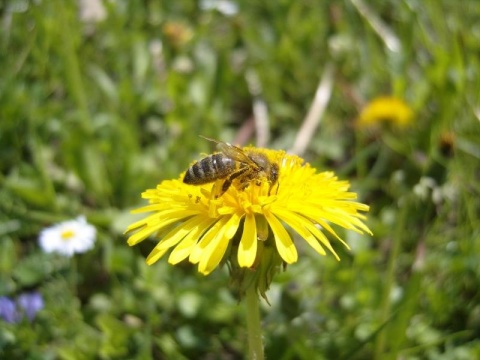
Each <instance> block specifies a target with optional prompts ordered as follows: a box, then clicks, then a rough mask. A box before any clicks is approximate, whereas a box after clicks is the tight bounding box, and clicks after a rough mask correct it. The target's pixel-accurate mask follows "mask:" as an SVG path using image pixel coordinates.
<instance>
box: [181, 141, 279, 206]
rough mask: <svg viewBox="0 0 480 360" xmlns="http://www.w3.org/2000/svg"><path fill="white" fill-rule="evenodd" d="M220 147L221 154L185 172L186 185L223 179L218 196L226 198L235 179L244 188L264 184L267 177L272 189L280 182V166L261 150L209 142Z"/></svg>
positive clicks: (204, 159) (210, 156) (208, 158)
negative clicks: (254, 184) (262, 180)
mask: <svg viewBox="0 0 480 360" xmlns="http://www.w3.org/2000/svg"><path fill="white" fill-rule="evenodd" d="M202 137H203V138H204V139H206V140H208V141H212V142H214V143H216V144H217V149H218V150H219V151H220V152H218V153H215V154H212V155H208V156H207V157H205V158H203V159H201V160H199V161H197V162H196V163H194V164H193V165H192V166H190V167H189V168H188V170H187V172H186V173H185V177H184V178H183V182H184V183H185V184H191V185H203V184H208V183H210V182H214V181H217V180H223V182H222V183H221V185H220V188H219V189H218V192H216V191H214V193H217V194H216V195H215V197H217V198H218V197H220V196H222V195H223V194H224V193H225V192H226V191H227V190H228V189H229V188H230V186H231V185H232V183H233V182H234V180H235V181H236V182H235V184H236V185H237V184H238V187H239V188H240V189H245V188H247V187H248V186H249V185H250V183H251V182H252V181H255V182H256V183H257V184H258V185H260V183H261V182H260V179H262V178H265V179H267V180H268V181H269V183H270V189H271V188H272V186H273V185H274V184H275V183H276V182H277V181H278V171H279V168H278V165H277V164H275V163H272V162H270V160H269V159H268V158H267V156H265V155H264V154H263V153H261V152H259V151H253V150H250V151H244V150H242V149H241V148H239V147H237V146H234V145H232V144H229V143H226V142H223V141H217V140H213V139H209V138H207V137H204V136H202Z"/></svg>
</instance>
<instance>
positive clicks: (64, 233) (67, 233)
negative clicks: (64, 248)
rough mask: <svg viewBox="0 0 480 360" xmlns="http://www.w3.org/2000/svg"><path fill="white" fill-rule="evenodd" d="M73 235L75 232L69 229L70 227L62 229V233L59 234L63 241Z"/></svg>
mask: <svg viewBox="0 0 480 360" xmlns="http://www.w3.org/2000/svg"><path fill="white" fill-rule="evenodd" d="M73 235H75V232H74V231H73V230H70V229H68V230H64V231H62V233H61V234H60V236H61V237H62V240H63V241H68V240H70V239H71V238H72V237H73Z"/></svg>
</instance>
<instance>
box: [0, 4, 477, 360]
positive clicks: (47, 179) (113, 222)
mask: <svg viewBox="0 0 480 360" xmlns="http://www.w3.org/2000/svg"><path fill="white" fill-rule="evenodd" d="M94 3H95V1H80V2H64V1H62V0H51V1H46V0H39V1H28V0H7V1H4V2H2V4H1V5H0V15H1V20H2V21H1V27H2V30H1V32H0V39H1V43H0V46H1V50H0V116H1V118H0V119H1V122H0V168H1V175H0V181H1V190H0V191H1V192H0V258H1V260H0V295H6V296H14V295H15V294H18V293H21V292H23V291H29V290H33V289H34V290H37V291H40V293H41V294H42V295H43V297H44V300H45V308H44V309H43V310H41V311H40V312H39V314H38V315H37V317H36V319H35V320H34V321H33V322H31V323H30V322H27V321H24V322H21V323H19V324H7V323H5V322H3V321H1V320H0V323H1V327H0V355H1V356H2V358H11V359H20V358H22V359H57V358H58V359H92V358H101V359H126V358H129V359H191V358H205V359H242V358H244V355H243V354H244V351H245V341H246V334H245V328H244V314H243V306H242V303H239V302H238V301H237V299H236V298H235V297H234V296H233V295H232V293H231V292H230V290H229V288H228V274H227V272H226V269H221V270H217V271H215V272H214V273H213V274H212V275H210V276H208V277H203V276H201V275H198V274H197V273H196V269H195V268H194V267H192V266H191V265H189V264H182V265H181V266H177V267H171V266H169V265H167V263H166V261H165V260H162V261H159V262H158V263H157V264H155V265H154V266H152V267H148V266H147V265H146V264H145V262H144V258H145V255H146V254H147V253H148V251H149V249H151V248H152V247H153V244H154V243H153V242H145V243H144V244H142V245H141V246H137V247H135V248H129V247H128V246H127V245H126V242H125V241H126V239H125V236H124V235H123V231H124V229H125V227H126V226H127V225H128V224H129V223H130V222H132V221H133V219H134V218H133V217H132V216H131V215H130V214H129V210H130V209H132V208H135V207H138V206H140V205H142V204H144V202H143V201H142V200H141V199H140V193H141V192H142V191H144V190H145V189H147V188H152V187H154V186H155V185H156V184H157V183H158V182H159V181H161V180H162V179H168V178H172V177H177V176H178V174H179V173H180V172H181V171H184V170H185V169H186V167H187V166H188V165H189V164H190V163H191V161H192V160H193V159H196V158H198V157H199V154H200V153H202V152H204V153H208V152H211V150H212V149H211V146H210V144H209V143H208V142H206V141H204V140H202V139H201V138H199V137H198V135H199V134H201V135H205V136H209V137H213V138H217V139H222V140H225V141H235V140H237V141H240V140H241V141H242V142H247V143H254V142H255V136H254V134H253V128H254V125H255V121H254V116H253V113H252V104H253V102H254V101H255V100H258V99H260V100H261V101H262V102H263V103H264V104H265V105H266V107H267V109H268V118H269V120H270V123H269V126H268V131H269V135H270V142H269V144H268V146H269V147H271V148H283V149H289V148H291V147H292V144H293V142H294V139H295V136H296V135H297V133H298V130H299V128H300V126H301V125H302V123H303V121H304V118H305V115H306V114H307V112H308V110H309V108H310V106H311V104H312V100H313V98H314V94H315V92H316V89H317V87H318V84H319V81H320V79H321V78H322V74H324V71H325V69H327V68H328V67H331V69H333V70H332V71H333V88H332V96H331V98H330V100H329V102H328V106H327V109H326V111H325V113H324V114H323V117H322V122H321V124H320V126H319V128H318V130H317V131H316V132H315V133H314V134H313V137H312V139H311V141H310V142H309V143H308V146H307V149H306V152H305V153H304V154H303V156H304V158H305V159H307V161H309V162H310V163H312V164H313V165H314V166H315V167H317V168H318V169H321V170H334V171H335V172H336V173H337V174H338V175H339V177H340V178H342V179H348V180H350V182H351V183H352V187H353V190H354V191H355V192H357V193H359V196H360V200H361V201H362V202H365V203H367V204H369V205H370V206H371V211H370V213H369V221H368V224H369V226H370V227H371V228H372V230H373V232H374V234H375V235H374V236H373V237H368V236H357V235H352V234H349V233H343V232H342V235H343V236H344V237H346V238H347V241H348V243H349V244H350V245H351V246H352V251H350V252H348V251H345V250H343V249H341V247H340V246H338V244H335V246H336V248H338V251H339V253H340V254H341V257H342V261H341V262H337V261H336V260H335V259H334V258H333V257H332V256H328V257H320V256H318V254H316V253H314V251H313V250H311V249H309V248H307V247H304V246H303V245H302V242H301V241H299V242H297V244H298V247H299V248H300V251H301V257H300V259H299V262H298V263H297V264H294V265H292V266H289V267H288V269H287V271H286V272H285V273H283V274H281V275H280V276H279V277H277V279H276V281H275V282H274V285H273V286H272V288H271V290H270V291H269V293H268V296H269V299H270V302H271V304H272V305H271V306H268V305H266V304H265V306H264V307H263V309H262V316H263V325H264V338H265V343H266V355H267V357H268V358H271V359H322V358H325V359H332V358H335V359H371V358H376V359H473V358H480V342H479V340H478V339H479V336H480V292H479V288H480V286H479V285H480V258H479V254H480V241H479V240H480V235H479V234H480V231H479V229H480V226H479V225H480V224H479V223H480V222H479V218H480V202H479V192H480V187H479V184H480V181H479V180H480V162H479V158H480V142H479V139H480V137H479V135H480V127H479V118H480V105H479V96H480V80H479V79H480V74H479V72H480V60H479V59H480V56H479V55H480V45H479V44H480V26H479V24H478V18H479V16H480V2H478V1H475V0H467V1H463V2H461V3H460V2H453V1H448V0H435V1H433V0H427V1H415V0H404V1H393V0H389V1H379V0H374V1H369V2H368V8H369V9H367V11H365V9H364V7H363V6H362V4H363V3H362V2H361V1H358V0H351V1H347V0H345V1H312V0H302V1H288V0H281V1H276V2H265V3H262V2H258V1H251V0H242V1H240V0H239V1H237V2H228V1H204V2H201V3H199V2H194V1H188V0H179V1H175V2H173V1H172V2H166V1H165V2H163V1H153V0H152V1H141V2H140V1H105V2H103V3H100V4H101V5H102V7H101V10H102V9H103V11H104V12H103V14H102V12H100V15H99V16H98V13H97V17H95V13H93V15H92V13H91V12H90V13H88V12H85V11H86V10H92V9H95V7H94V6H93V5H94ZM92 4H93V5H92ZM221 4H223V5H221ZM225 4H227V6H228V5H230V6H234V10H235V7H236V12H235V13H234V14H230V13H228V12H227V13H225V8H224V7H222V6H225ZM363 5H364V4H363ZM215 7H216V8H215ZM372 19H379V20H380V21H381V22H382V23H383V25H384V26H385V27H386V30H385V29H383V28H381V29H378V28H375V23H372ZM385 31H387V32H386V33H385ZM389 32H391V35H392V36H393V38H394V39H396V40H397V41H398V43H394V44H393V47H392V44H391V43H389V42H388V39H386V38H385V35H388V34H389ZM397 45H398V46H397ZM252 84H253V85H254V86H252ZM255 86H256V87H255ZM381 95H393V96H396V97H399V98H403V99H405V101H407V102H408V103H409V104H410V106H411V107H412V109H413V110H414V112H415V118H414V121H413V123H412V124H411V125H410V126H409V127H408V128H405V129H398V128H395V127H388V126H382V127H380V128H379V129H377V130H375V131H371V130H363V129H358V128H357V127H356V126H355V125H354V122H355V119H356V118H357V117H358V114H359V112H360V110H361V108H362V107H363V106H364V105H365V104H366V103H367V102H368V101H369V100H371V99H373V98H375V97H377V96H381ZM239 139H240V140H239ZM79 214H85V215H86V216H87V218H88V221H89V222H90V223H92V224H94V225H95V226H96V228H97V230H98V240H97V244H96V247H95V249H94V250H92V251H90V252H88V253H85V254H82V255H77V256H75V257H74V258H71V259H65V258H61V257H58V256H52V255H47V254H43V253H42V252H41V251H40V249H39V247H38V244H37V238H38V234H39V232H40V231H41V230H42V229H43V228H45V227H46V226H49V225H51V224H53V223H55V222H58V221H61V220H65V219H70V218H73V217H76V216H78V215H79Z"/></svg>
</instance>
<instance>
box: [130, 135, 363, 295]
mask: <svg viewBox="0 0 480 360" xmlns="http://www.w3.org/2000/svg"><path fill="white" fill-rule="evenodd" d="M223 144H225V143H223ZM236 149H239V148H236ZM239 150H240V151H243V152H244V153H245V154H247V156H249V157H250V158H253V157H252V156H253V155H252V154H263V155H262V156H263V157H264V158H266V159H268V161H269V162H270V163H271V164H276V167H275V169H277V170H278V180H277V179H275V180H274V183H272V180H271V179H268V178H267V177H266V176H263V177H257V178H255V179H253V178H252V179H251V181H250V182H247V183H245V179H240V178H241V177H240V176H239V177H238V178H237V179H235V180H233V182H232V186H229V187H228V188H227V189H226V190H225V191H224V192H223V193H222V194H221V195H220V196H218V192H216V190H215V189H216V186H217V185H218V184H215V185H213V186H212V183H207V184H203V185H188V184H185V183H184V182H183V181H182V179H183V178H184V174H181V175H180V177H179V178H178V179H175V180H165V181H163V182H161V183H160V184H159V185H158V186H157V187H156V188H155V189H150V190H147V191H145V192H144V193H143V194H142V197H143V198H144V199H148V200H149V202H150V204H149V205H147V206H144V207H142V208H140V209H137V210H135V212H136V213H140V212H151V214H150V215H148V216H147V217H145V218H144V219H141V220H139V221H137V222H135V223H133V224H131V225H130V226H129V227H128V228H127V230H126V233H130V234H131V235H130V237H129V239H128V244H129V245H130V246H133V245H136V244H138V243H139V242H141V241H143V240H145V239H146V238H147V237H149V236H150V235H154V236H155V237H157V238H159V239H160V241H159V242H158V244H157V245H156V246H155V248H154V249H153V250H152V251H151V253H150V255H149V256H148V257H147V263H148V264H149V265H150V264H153V263H155V262H156V261H157V260H159V259H160V258H161V257H162V256H164V255H165V254H166V253H167V252H168V251H169V250H172V251H171V252H170V254H169V257H168V261H169V263H170V264H173V265H175V264H178V263H180V262H181V261H183V260H185V259H188V260H189V261H190V262H191V263H193V264H197V265H198V271H199V272H201V273H202V274H204V275H207V274H209V273H210V272H212V271H213V270H214V269H215V268H216V267H217V266H218V265H219V264H220V263H221V262H227V263H229V265H230V266H232V265H233V266H234V267H237V268H242V269H260V271H259V272H261V273H265V274H266V276H267V277H268V278H269V280H267V281H266V284H264V286H263V290H265V288H268V284H269V282H270V278H271V277H272V276H273V273H274V272H272V271H271V270H270V269H268V268H263V269H262V266H264V267H265V266H267V265H265V264H266V261H267V260H265V259H266V258H270V259H274V260H272V261H273V262H271V263H272V264H276V265H279V264H280V265H281V264H282V263H284V264H292V263H294V262H296V261H297V259H298V253H297V248H296V246H295V243H294V240H293V239H292V236H291V235H290V230H293V232H295V233H297V234H298V235H299V236H300V237H301V238H303V239H304V240H305V241H306V242H307V243H308V244H309V245H310V246H311V247H313V248H314V249H315V250H316V251H317V252H318V253H319V254H321V255H325V254H326V253H327V251H326V250H328V251H329V252H331V253H332V254H333V255H334V256H335V257H336V258H337V259H338V255H337V254H336V253H335V250H334V249H333V247H332V245H331V243H330V240H329V239H328V238H327V236H326V234H330V235H332V236H333V238H335V239H337V240H338V241H340V242H342V243H343V244H344V245H345V246H347V248H348V245H347V244H346V243H345V242H343V240H342V239H341V238H340V237H339V236H338V235H337V233H336V232H335V230H334V229H333V227H332V226H333V225H338V226H340V227H343V228H345V229H349V230H353V231H356V232H359V233H368V234H371V232H370V230H369V229H368V227H367V226H366V225H365V224H364V220H365V217H364V215H362V214H361V213H360V212H363V211H368V210H369V207H368V206H367V205H364V204H361V203H358V202H356V201H355V199H356V194H355V193H353V192H349V191H348V189H349V183H348V182H347V181H339V180H338V179H337V177H336V176H335V175H334V174H333V173H332V172H320V173H317V171H316V170H315V169H314V168H313V167H311V166H310V165H309V164H308V163H304V161H303V160H302V159H301V158H299V157H298V156H295V155H289V154H287V153H285V152H284V151H276V150H268V149H259V148H255V147H245V148H243V150H242V149H239ZM222 182H223V180H222ZM275 256H276V257H277V258H278V259H280V261H275ZM278 259H277V260H278ZM269 261H270V260H269ZM268 266H270V265H268ZM268 266H267V267H268ZM261 292H262V291H261Z"/></svg>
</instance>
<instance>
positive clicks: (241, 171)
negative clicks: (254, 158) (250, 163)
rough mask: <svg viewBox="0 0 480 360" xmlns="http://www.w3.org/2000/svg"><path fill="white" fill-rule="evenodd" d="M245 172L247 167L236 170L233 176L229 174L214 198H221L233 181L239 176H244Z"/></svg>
mask: <svg viewBox="0 0 480 360" xmlns="http://www.w3.org/2000/svg"><path fill="white" fill-rule="evenodd" d="M247 170H248V167H246V166H245V167H242V168H240V169H238V170H237V171H235V172H234V173H233V174H231V175H230V176H229V177H227V178H226V179H225V181H224V182H223V184H222V189H221V191H220V193H219V194H216V195H215V198H219V197H220V196H222V195H223V194H224V193H225V192H226V191H227V190H228V188H229V187H230V185H232V182H233V180H235V179H236V178H237V177H239V176H240V175H242V174H244V173H245V171H247Z"/></svg>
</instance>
